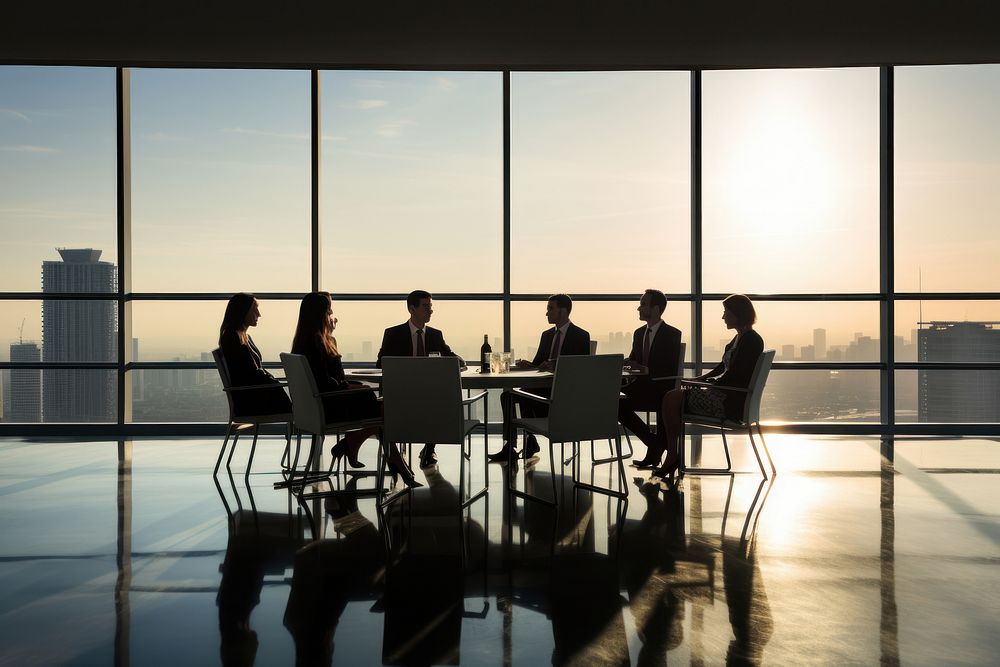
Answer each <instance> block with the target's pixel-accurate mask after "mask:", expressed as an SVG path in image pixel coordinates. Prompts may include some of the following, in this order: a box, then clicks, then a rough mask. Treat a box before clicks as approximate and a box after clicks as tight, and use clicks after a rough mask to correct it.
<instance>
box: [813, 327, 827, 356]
mask: <svg viewBox="0 0 1000 667" xmlns="http://www.w3.org/2000/svg"><path fill="white" fill-rule="evenodd" d="M813 351H814V354H815V355H816V358H817V359H819V360H820V361H822V360H823V359H826V329H813Z"/></svg>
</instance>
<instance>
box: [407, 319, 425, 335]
mask: <svg viewBox="0 0 1000 667" xmlns="http://www.w3.org/2000/svg"><path fill="white" fill-rule="evenodd" d="M406 323H407V324H408V325H410V335H411V336H416V335H417V331H423V332H424V335H425V336H426V335H427V325H426V324H425V325H424V326H423V327H418V326H417V325H415V324H414V323H413V320H406Z"/></svg>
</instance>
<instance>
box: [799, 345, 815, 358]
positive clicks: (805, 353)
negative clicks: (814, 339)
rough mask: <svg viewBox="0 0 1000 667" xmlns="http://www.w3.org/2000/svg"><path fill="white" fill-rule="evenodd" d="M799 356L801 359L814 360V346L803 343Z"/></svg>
mask: <svg viewBox="0 0 1000 667" xmlns="http://www.w3.org/2000/svg"><path fill="white" fill-rule="evenodd" d="M800 358H801V359H802V361H816V348H814V347H813V346H812V345H803V346H802V352H801V354H800Z"/></svg>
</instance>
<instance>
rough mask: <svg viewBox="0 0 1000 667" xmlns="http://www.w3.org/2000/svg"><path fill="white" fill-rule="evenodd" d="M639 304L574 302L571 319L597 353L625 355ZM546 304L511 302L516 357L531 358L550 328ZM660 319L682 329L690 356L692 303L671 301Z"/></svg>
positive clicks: (628, 302) (626, 302) (635, 302)
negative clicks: (593, 343)
mask: <svg viewBox="0 0 1000 667" xmlns="http://www.w3.org/2000/svg"><path fill="white" fill-rule="evenodd" d="M638 305H639V299H638V298H636V300H635V301H575V302H573V312H572V313H571V314H570V320H571V321H572V322H573V323H574V324H576V325H577V326H579V327H582V328H583V329H585V330H586V331H587V332H588V333H589V334H590V339H591V340H592V341H597V353H598V354H624V355H626V356H627V355H628V353H629V352H630V351H631V350H632V332H633V331H635V330H636V329H637V328H639V327H640V326H643V322H642V321H640V320H639V318H638V313H637V312H636V308H637V306H638ZM545 306H546V302H545V301H518V302H514V303H512V304H511V308H510V320H511V322H510V329H511V341H512V345H513V348H514V355H515V356H516V357H517V358H520V359H527V360H528V361H531V360H532V359H533V358H534V356H535V352H537V350H538V343H539V339H540V337H541V335H542V332H543V331H545V330H546V329H551V328H552V325H551V324H548V322H547V321H546V319H545ZM663 319H664V321H665V322H667V324H669V325H671V326H673V327H676V328H678V329H680V330H681V342H682V343H685V344H687V346H688V347H687V348H686V351H685V357H686V358H688V359H690V358H691V350H690V345H691V305H690V304H689V303H688V302H686V301H671V302H670V303H668V304H667V310H666V312H665V313H664V314H663ZM494 349H495V348H494Z"/></svg>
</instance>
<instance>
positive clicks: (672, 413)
mask: <svg viewBox="0 0 1000 667" xmlns="http://www.w3.org/2000/svg"><path fill="white" fill-rule="evenodd" d="M722 321H723V322H725V323H726V328H727V329H734V330H735V331H736V335H735V336H734V337H733V339H732V340H731V341H729V343H728V344H727V345H726V349H725V352H724V353H723V355H722V361H721V362H719V365H718V366H716V367H715V368H713V369H712V370H710V371H709V372H708V373H705V374H704V375H702V376H700V377H697V378H693V379H695V380H700V381H702V382H708V383H710V384H717V385H719V386H720V387H739V388H748V387H749V386H750V379H751V377H752V376H753V371H754V368H756V366H757V360H758V359H759V358H760V355H761V353H762V352H763V351H764V339H763V338H761V337H760V334H758V333H757V332H756V331H754V330H753V325H754V323H755V322H756V321H757V312H756V311H755V310H754V307H753V303H751V302H750V299H748V298H747V297H745V296H744V295H742V294H731V295H729V296H727V297H726V298H725V299H723V301H722ZM746 397H747V393H746V392H744V391H731V390H726V389H716V388H714V387H682V388H681V389H674V390H673V391H670V392H667V394H666V396H664V397H663V407H662V411H661V414H662V415H663V420H664V426H665V427H666V428H665V432H666V443H665V444H666V451H667V458H666V460H665V461H664V462H663V465H662V466H660V467H659V468H657V469H656V471H654V473H653V474H654V475H655V476H657V477H665V476H667V475H673V473H674V472H676V470H677V469H678V467H680V446H681V442H680V438H681V434H682V427H683V424H682V423H681V416H682V415H683V413H684V412H690V413H693V414H698V415H703V416H706V417H718V418H722V417H725V418H728V419H740V418H741V417H742V414H743V406H744V404H745V402H746Z"/></svg>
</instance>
